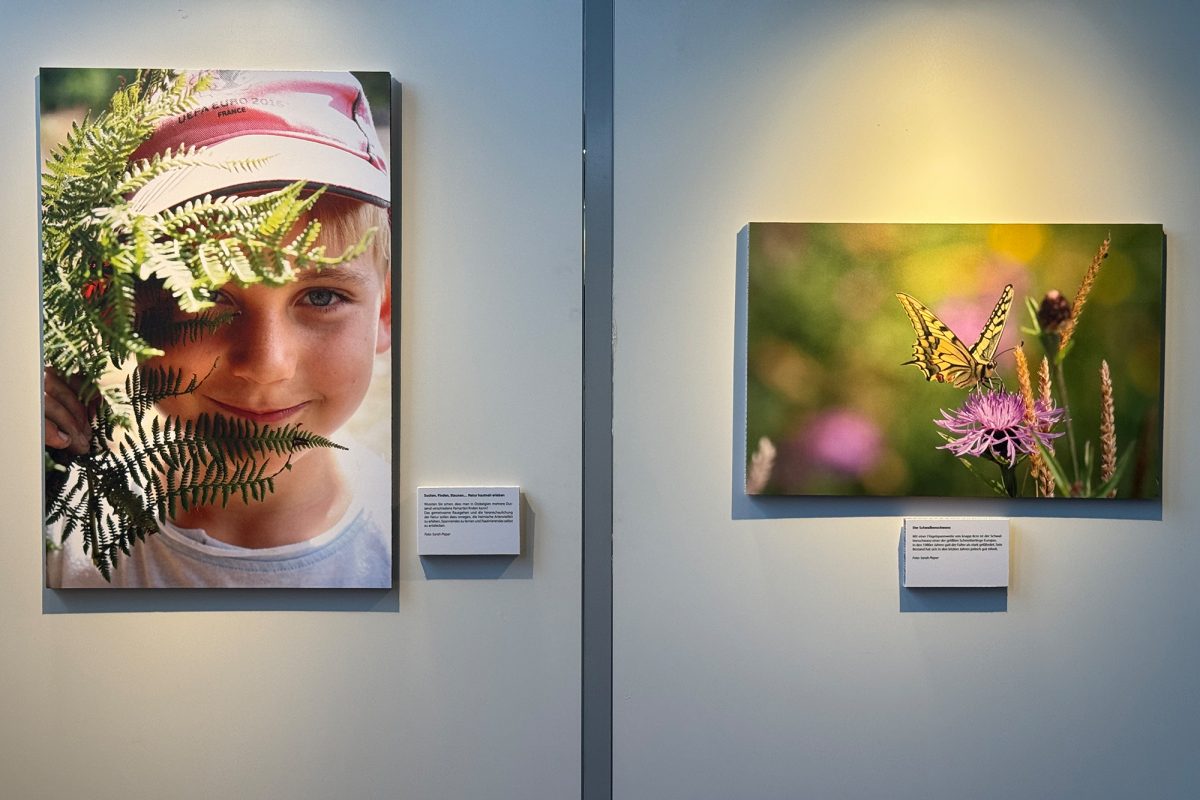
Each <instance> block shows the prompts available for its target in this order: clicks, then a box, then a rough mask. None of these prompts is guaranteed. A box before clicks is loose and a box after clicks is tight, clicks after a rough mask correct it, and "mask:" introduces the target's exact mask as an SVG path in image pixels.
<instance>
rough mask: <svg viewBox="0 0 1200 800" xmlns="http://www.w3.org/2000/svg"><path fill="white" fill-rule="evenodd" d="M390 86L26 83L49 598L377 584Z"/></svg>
mask: <svg viewBox="0 0 1200 800" xmlns="http://www.w3.org/2000/svg"><path fill="white" fill-rule="evenodd" d="M391 91H392V80H391V77H390V75H388V74H386V73H378V72H367V73H349V72H342V73H336V72H248V71H230V70H205V71H175V70H162V69H129V70H116V69H43V70H42V71H41V74H40V78H39V96H40V101H41V109H40V111H41V114H40V125H39V132H40V143H39V144H40V158H41V164H40V167H41V176H42V177H41V261H42V264H41V267H42V276H41V277H42V281H41V283H42V321H43V328H42V331H43V338H42V347H43V361H44V365H45V375H44V414H43V416H44V419H43V425H44V445H45V464H46V480H45V497H44V517H45V525H44V531H43V535H44V537H45V544H46V554H47V555H46V564H45V572H46V582H47V585H48V586H50V587H51V588H91V587H97V588H103V587H125V588H154V587H162V588H177V587H189V588H196V587H201V588H210V587H212V588H217V587H241V588H259V587H264V588H272V587H302V588H310V587H311V588H387V587H390V586H391V585H392V580H393V568H392V547H393V533H392V525H391V520H392V513H391V509H392V485H393V480H392V468H391V465H392V453H391V442H392V435H391V429H392V419H391V413H392V411H391V410H392V402H391V369H390V366H391V361H390V358H389V355H388V354H389V350H390V347H391V344H392V301H391V286H392V281H393V278H394V276H393V275H392V271H391V270H392V266H391V265H392V243H391V210H390V209H391V200H392V197H391V186H392V180H391V177H390V172H389V168H388V164H389V161H390V158H391V157H394V156H396V155H397V154H392V153H389V151H388V142H389V141H390V138H391V137H390V128H389V126H390V124H391V123H390V113H391V105H392V102H391Z"/></svg>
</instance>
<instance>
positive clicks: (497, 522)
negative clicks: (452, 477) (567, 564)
mask: <svg viewBox="0 0 1200 800" xmlns="http://www.w3.org/2000/svg"><path fill="white" fill-rule="evenodd" d="M417 501H418V502H417V531H418V533H417V537H418V539H419V544H418V546H417V552H418V553H419V554H420V555H423V556H462V555H514V556H515V555H520V553H521V488H520V487H519V486H487V487H485V486H465V487H463V486H454V487H429V486H422V487H419V488H418V489H417Z"/></svg>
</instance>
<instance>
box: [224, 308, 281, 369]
mask: <svg viewBox="0 0 1200 800" xmlns="http://www.w3.org/2000/svg"><path fill="white" fill-rule="evenodd" d="M251 317H252V315H246V316H244V317H243V318H242V319H240V320H238V322H240V323H241V324H239V325H237V326H236V329H235V330H234V331H231V334H232V346H231V347H230V352H229V361H230V369H231V370H232V371H233V374H234V375H236V376H238V377H239V378H243V379H244V380H247V381H251V382H253V383H264V384H265V383H276V382H278V381H285V380H289V379H290V378H292V377H293V376H294V375H295V374H296V344H295V342H294V341H293V340H292V337H290V336H288V334H287V330H286V327H287V326H286V324H285V323H283V322H282V321H281V320H276V319H272V318H270V317H265V318H262V317H260V318H258V319H253V318H251Z"/></svg>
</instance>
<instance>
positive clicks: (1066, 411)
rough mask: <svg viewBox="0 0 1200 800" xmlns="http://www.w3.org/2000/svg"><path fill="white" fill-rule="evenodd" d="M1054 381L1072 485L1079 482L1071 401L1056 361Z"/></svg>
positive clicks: (1061, 367) (1058, 362)
mask: <svg viewBox="0 0 1200 800" xmlns="http://www.w3.org/2000/svg"><path fill="white" fill-rule="evenodd" d="M1054 380H1055V382H1056V383H1057V384H1058V396H1059V397H1061V398H1062V409H1063V422H1064V423H1065V424H1066V426H1067V447H1068V448H1069V449H1070V451H1071V469H1072V472H1073V483H1076V484H1078V483H1079V482H1080V480H1079V456H1078V455H1077V453H1076V447H1075V425H1074V423H1073V422H1072V420H1071V401H1070V399H1069V398H1068V397H1067V380H1066V378H1065V377H1064V376H1063V366H1062V362H1061V361H1059V360H1058V359H1055V361H1054Z"/></svg>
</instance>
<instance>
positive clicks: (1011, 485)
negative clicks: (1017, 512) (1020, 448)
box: [996, 461, 1018, 497]
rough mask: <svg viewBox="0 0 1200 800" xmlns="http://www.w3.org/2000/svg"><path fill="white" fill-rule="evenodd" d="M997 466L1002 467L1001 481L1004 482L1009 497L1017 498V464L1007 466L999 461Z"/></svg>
mask: <svg viewBox="0 0 1200 800" xmlns="http://www.w3.org/2000/svg"><path fill="white" fill-rule="evenodd" d="M996 465H997V466H999V467H1000V479H1001V480H1002V481H1003V482H1004V491H1005V492H1006V493H1007V494H1008V496H1009V497H1016V496H1017V495H1018V491H1017V465H1016V462H1013V463H1012V464H1008V465H1005V464H1002V463H1000V462H999V461H997V462H996Z"/></svg>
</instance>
